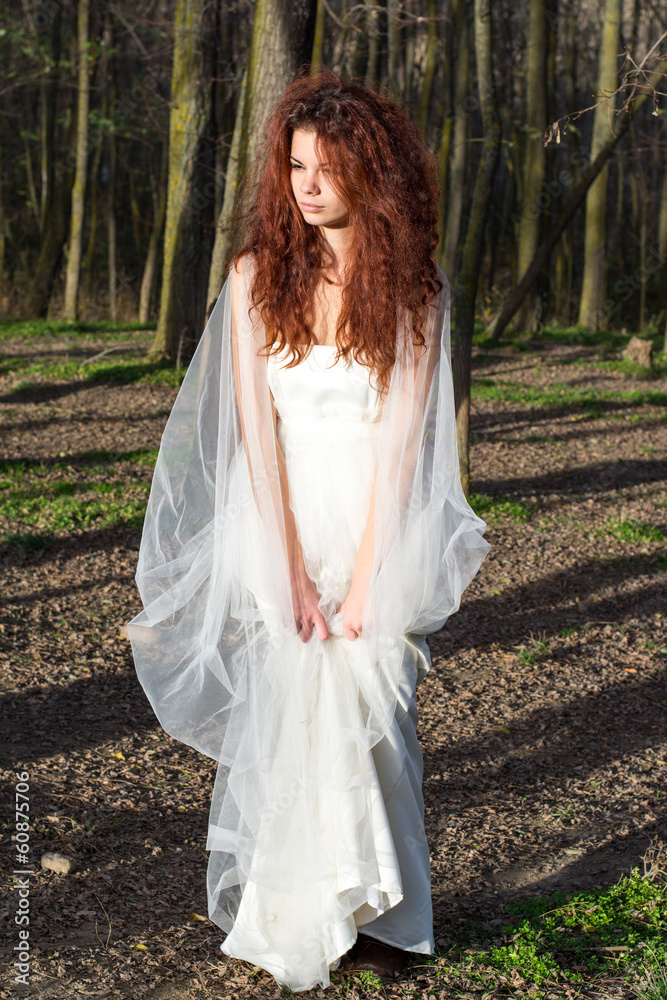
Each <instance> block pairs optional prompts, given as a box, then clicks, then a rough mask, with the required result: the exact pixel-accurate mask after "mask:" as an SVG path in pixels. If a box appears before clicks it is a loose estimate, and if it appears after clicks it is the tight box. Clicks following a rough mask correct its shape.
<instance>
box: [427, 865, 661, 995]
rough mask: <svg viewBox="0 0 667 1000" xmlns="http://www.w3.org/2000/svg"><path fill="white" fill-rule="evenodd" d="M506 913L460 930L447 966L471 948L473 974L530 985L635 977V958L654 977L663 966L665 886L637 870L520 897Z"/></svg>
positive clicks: (636, 975)
mask: <svg viewBox="0 0 667 1000" xmlns="http://www.w3.org/2000/svg"><path fill="white" fill-rule="evenodd" d="M505 912H506V919H505V921H504V922H503V923H501V926H499V927H497V928H490V927H489V926H488V925H486V926H482V927H480V925H479V924H477V925H475V924H468V925H464V926H463V927H462V931H461V932H460V937H461V940H460V942H459V943H458V946H456V945H455V946H454V948H452V950H451V952H450V954H449V956H448V957H449V959H450V961H451V960H452V959H453V958H454V956H455V955H456V954H457V953H458V957H459V958H460V959H461V958H463V954H464V953H467V954H466V959H467V957H468V955H469V954H470V952H471V950H472V952H473V953H472V958H471V961H472V963H473V964H474V965H476V966H477V967H478V968H479V969H480V971H482V970H484V971H486V972H487V974H494V973H495V974H496V975H498V974H500V975H503V976H506V977H508V978H509V979H510V980H511V981H512V982H517V977H520V978H521V979H522V980H524V982H525V983H526V984H531V985H532V984H534V985H536V986H541V985H543V984H545V983H552V984H553V983H554V982H558V981H561V982H562V981H570V982H584V981H585V979H586V978H587V977H590V976H595V975H600V974H609V973H614V974H617V975H618V974H619V973H620V974H622V975H624V976H625V977H626V978H629V979H633V980H636V979H637V977H638V975H639V974H641V971H642V970H641V969H639V968H638V965H637V959H640V960H641V962H642V963H643V966H644V968H645V969H647V970H648V971H649V972H650V973H651V974H653V975H657V974H658V972H659V971H660V970H661V969H664V967H665V963H666V962H667V888H666V887H665V886H664V885H659V884H657V883H656V882H655V881H653V880H651V879H648V878H644V877H642V876H641V875H640V873H639V869H637V868H635V869H633V871H632V872H631V873H630V875H628V876H623V877H622V878H621V879H620V880H619V882H618V883H617V884H616V885H612V886H609V887H607V888H604V889H598V890H593V891H590V892H582V893H578V894H576V895H565V894H563V893H557V894H555V895H553V896H548V897H542V898H539V899H532V900H530V899H529V900H521V901H519V902H516V903H513V904H511V905H510V906H508V907H507V910H506V911H505ZM501 919H502V918H501ZM471 944H472V945H473V948H472V949H471V948H470V945H471ZM447 971H450V972H456V971H457V968H456V964H455V963H454V962H452V964H451V965H450V966H449V968H448V970H447ZM517 985H519V984H518V983H517Z"/></svg>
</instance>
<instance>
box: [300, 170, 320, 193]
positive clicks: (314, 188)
mask: <svg viewBox="0 0 667 1000" xmlns="http://www.w3.org/2000/svg"><path fill="white" fill-rule="evenodd" d="M301 190H302V191H303V193H304V194H319V191H320V189H319V186H318V184H317V180H316V179H315V175H314V174H312V173H310V171H307V172H306V173H305V174H304V176H303V180H302V181H301Z"/></svg>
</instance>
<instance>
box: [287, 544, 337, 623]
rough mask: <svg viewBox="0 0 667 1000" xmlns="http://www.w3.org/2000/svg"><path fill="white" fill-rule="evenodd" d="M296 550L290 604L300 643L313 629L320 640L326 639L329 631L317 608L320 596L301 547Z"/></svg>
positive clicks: (298, 546)
mask: <svg viewBox="0 0 667 1000" xmlns="http://www.w3.org/2000/svg"><path fill="white" fill-rule="evenodd" d="M296 549H297V551H296V552H295V559H294V565H293V571H292V602H293V605H294V618H295V621H296V625H297V628H300V632H299V636H300V638H301V641H302V642H308V640H309V639H310V637H311V635H312V634H313V628H314V629H315V631H316V632H317V634H318V636H319V637H320V639H328V637H329V629H328V628H327V623H326V619H325V617H324V615H323V614H322V612H321V611H320V608H319V601H320V595H319V594H318V593H317V588H316V587H315V584H314V583H313V581H312V580H311V579H310V577H309V576H308V573H307V571H306V566H305V563H304V561H303V554H302V552H301V546H300V545H297V547H296Z"/></svg>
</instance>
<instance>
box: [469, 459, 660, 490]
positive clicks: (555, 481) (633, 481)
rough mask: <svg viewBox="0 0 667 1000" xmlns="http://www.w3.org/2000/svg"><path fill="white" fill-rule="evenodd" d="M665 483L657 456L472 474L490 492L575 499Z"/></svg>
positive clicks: (480, 486) (477, 487) (482, 487)
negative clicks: (523, 472) (532, 472)
mask: <svg viewBox="0 0 667 1000" xmlns="http://www.w3.org/2000/svg"><path fill="white" fill-rule="evenodd" d="M662 482H664V483H666V484H667V469H666V468H665V463H664V462H663V461H661V460H659V459H651V458H647V459H638V458H632V459H626V460H621V459H618V458H615V459H614V458H610V459H609V461H607V462H594V463H591V464H590V465H582V466H574V467H572V466H569V467H568V468H566V469H558V470H557V471H553V472H549V473H548V474H547V475H541V476H511V477H508V478H507V479H498V478H497V477H496V478H493V479H484V478H479V479H478V478H475V490H476V491H477V492H480V493H488V494H489V496H502V497H506V496H516V497H522V496H527V495H528V496H537V497H538V498H539V497H543V496H545V494H546V495H548V494H549V493H571V494H573V495H574V496H575V499H579V498H580V497H581V496H586V495H588V494H597V493H600V492H601V491H608V490H620V489H623V488H625V487H632V486H640V485H642V484H648V483H662Z"/></svg>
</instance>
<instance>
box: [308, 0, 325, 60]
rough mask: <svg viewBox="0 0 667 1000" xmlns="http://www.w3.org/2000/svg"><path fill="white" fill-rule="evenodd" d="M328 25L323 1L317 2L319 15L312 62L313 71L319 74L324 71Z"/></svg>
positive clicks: (317, 16) (317, 15)
mask: <svg viewBox="0 0 667 1000" xmlns="http://www.w3.org/2000/svg"><path fill="white" fill-rule="evenodd" d="M325 23H326V11H325V9H324V3H323V0H317V13H316V15H315V37H314V39H313V54H312V56H311V60H310V66H311V71H312V72H313V73H319V71H320V70H321V69H322V52H323V51H324V25H325Z"/></svg>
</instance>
